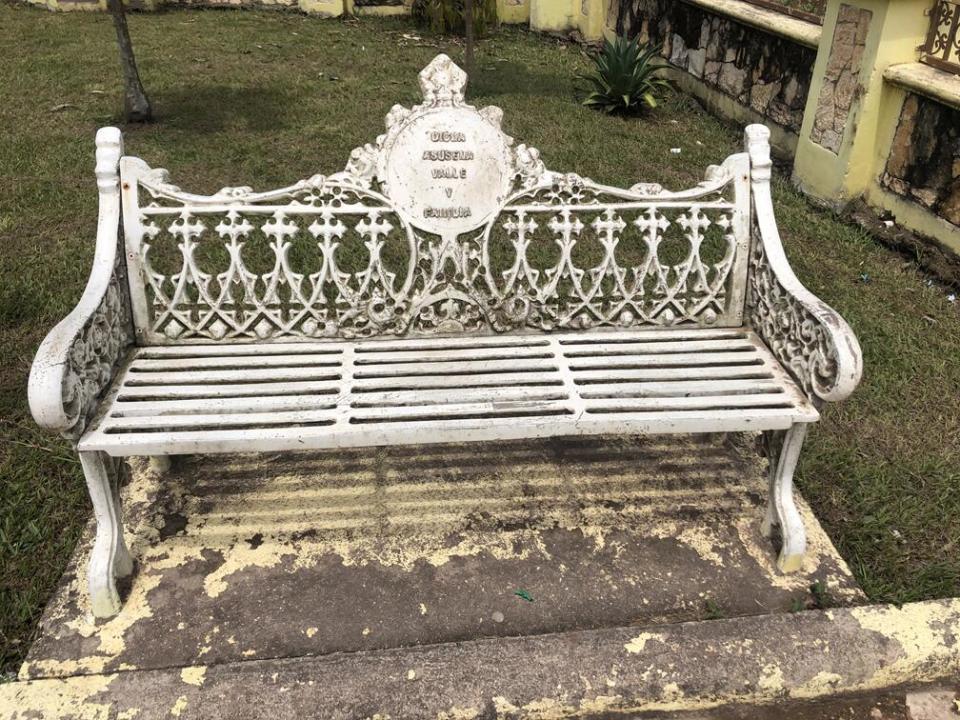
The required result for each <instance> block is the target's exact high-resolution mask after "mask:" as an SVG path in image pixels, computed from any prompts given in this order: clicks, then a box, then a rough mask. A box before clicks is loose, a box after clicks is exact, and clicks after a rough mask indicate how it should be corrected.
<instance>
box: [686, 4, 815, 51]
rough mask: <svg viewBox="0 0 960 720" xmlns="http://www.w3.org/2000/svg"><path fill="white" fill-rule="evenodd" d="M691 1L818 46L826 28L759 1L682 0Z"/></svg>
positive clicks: (765, 29)
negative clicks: (781, 11)
mask: <svg viewBox="0 0 960 720" xmlns="http://www.w3.org/2000/svg"><path fill="white" fill-rule="evenodd" d="M683 1H684V2H686V3H690V4H691V5H699V6H700V7H702V8H703V9H704V10H707V11H709V12H712V13H713V14H715V15H726V16H727V17H730V18H733V19H734V20H737V21H739V22H742V23H745V24H747V25H751V26H753V27H755V28H757V29H758V30H763V31H765V32H768V33H771V34H773V35H780V36H781V37H785V38H787V39H788V40H793V41H794V42H797V43H800V44H801V45H806V46H807V47H810V48H813V49H814V50H816V49H817V47H819V45H820V36H821V34H822V33H823V28H822V27H821V26H820V25H817V24H816V23H812V22H807V21H806V20H801V19H800V18H795V17H791V16H789V15H787V14H786V13H779V12H776V11H775V10H767V9H766V8H762V7H760V6H759V5H751V4H750V3H746V2H743V1H742V0H683Z"/></svg>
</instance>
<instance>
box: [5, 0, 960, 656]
mask: <svg viewBox="0 0 960 720" xmlns="http://www.w3.org/2000/svg"><path fill="white" fill-rule="evenodd" d="M130 26H131V33H132V35H133V39H134V44H135V46H136V49H137V53H138V58H139V61H140V69H141V74H142V77H143V81H144V84H145V86H146V88H147V90H148V92H149V94H150V96H151V99H152V100H153V103H154V110H155V113H156V116H157V118H158V122H157V123H156V124H153V125H149V126H146V127H135V128H127V129H126V130H125V132H126V143H127V150H128V152H130V153H131V154H136V155H140V156H142V157H144V158H146V159H147V160H148V161H149V162H150V163H151V164H152V165H154V166H159V167H168V168H170V169H171V171H172V173H173V180H174V182H177V183H179V184H180V185H182V186H184V187H185V188H188V189H190V190H194V191H199V192H204V191H207V192H209V191H213V190H216V189H217V188H219V187H221V186H224V185H246V184H251V185H254V186H255V187H257V188H261V189H263V188H269V187H273V186H277V185H280V184H287V183H290V182H292V181H295V180H297V179H299V178H302V177H308V176H310V175H313V174H314V173H317V172H324V173H326V172H333V171H335V170H339V169H341V168H342V167H343V165H344V164H345V162H346V159H347V155H348V153H349V151H350V149H351V148H353V147H355V146H357V145H360V144H362V143H365V142H369V141H371V140H372V139H373V138H375V137H376V135H378V134H379V133H380V132H382V130H383V117H384V115H385V114H386V113H387V111H388V110H389V108H390V106H391V105H393V104H394V103H397V102H399V103H403V104H406V105H411V104H414V103H416V102H418V100H419V99H420V98H419V91H418V88H417V82H416V76H417V72H418V71H419V70H420V69H421V68H422V67H423V66H424V65H425V64H426V63H427V62H429V60H430V59H431V58H432V57H433V56H434V55H435V54H436V53H437V52H440V51H444V52H447V53H448V54H450V55H451V56H453V57H454V58H459V57H460V56H461V54H462V48H461V47H460V46H458V45H454V44H451V43H448V42H446V41H444V40H433V39H430V38H426V39H425V40H424V41H423V42H415V41H410V40H408V39H405V38H404V37H403V34H404V33H408V34H409V33H410V32H411V26H410V25H409V24H408V23H407V22H404V21H401V20H389V19H362V20H360V21H356V22H339V21H319V20H316V19H312V18H307V17H304V16H301V15H296V14H286V13H279V12H252V11H231V12H225V11H189V12H188V11H179V12H162V13H156V14H135V15H132V16H131V17H130ZM0 43H2V44H0V48H3V49H4V50H5V52H4V53H3V57H4V61H3V63H2V64H0V126H2V127H3V128H4V132H3V133H2V134H0V248H2V250H0V277H2V278H3V282H2V283H0V353H2V355H0V418H2V424H0V476H2V483H3V486H2V503H0V643H2V646H3V655H2V663H3V666H4V667H5V668H7V669H11V668H15V667H16V664H17V663H18V662H19V660H20V659H22V656H23V653H24V652H25V649H26V647H27V645H28V643H29V641H30V639H31V637H32V634H33V632H34V628H35V626H36V622H37V619H38V617H39V613H40V611H41V609H42V607H43V604H44V602H45V600H46V598H47V597H48V595H49V593H50V592H51V590H52V588H53V586H54V584H55V583H56V581H57V578H58V577H59V576H60V573H61V572H62V570H63V567H64V565H65V563H66V561H67V559H68V557H69V555H70V552H71V551H72V548H73V546H74V544H75V542H76V538H77V537H78V535H79V532H80V529H81V528H82V525H83V523H84V522H85V521H86V518H87V515H88V513H89V503H88V500H87V499H86V490H85V488H84V484H83V478H82V474H81V472H80V469H79V466H78V464H77V462H76V461H75V459H74V456H73V454H72V451H71V450H70V448H69V447H68V445H67V443H65V442H62V441H60V440H58V439H55V438H52V437H50V436H48V435H45V434H43V433H41V432H40V431H39V430H37V429H36V427H35V426H34V424H33V422H32V420H31V419H30V417H29V414H28V410H27V404H26V379H27V374H28V371H29V367H30V362H31V360H32V358H33V353H34V352H35V350H36V347H37V345H38V344H39V342H40V340H41V339H42V337H43V335H44V333H45V332H47V331H48V330H49V329H50V328H51V327H52V326H53V325H54V323H56V322H57V321H58V320H59V319H60V318H61V317H62V316H63V315H64V314H65V313H67V312H68V311H69V309H70V308H71V307H72V305H73V304H74V303H75V302H76V300H77V299H78V298H79V296H80V293H81V291H82V288H83V285H84V283H85V282H86V278H87V274H88V271H89V267H90V261H91V259H92V257H93V242H94V231H95V227H96V186H95V183H94V177H93V137H94V133H95V131H96V129H97V127H99V126H102V125H108V124H116V123H118V122H119V119H118V118H119V112H120V108H121V88H120V71H119V65H118V62H117V58H116V47H115V42H114V37H113V28H112V26H111V23H110V19H109V17H107V16H106V15H100V14H86V13H75V14H53V13H48V12H44V11H40V10H35V9H31V8H25V7H21V6H14V5H0ZM587 67H588V66H587V60H586V58H585V56H584V55H583V53H582V52H581V51H580V50H579V48H577V47H575V46H568V45H564V44H560V43H557V42H555V41H552V40H545V39H543V38H540V37H538V36H534V35H531V34H529V33H526V32H522V31H519V30H512V29H510V30H507V29H505V30H503V31H501V32H500V33H498V34H497V35H496V36H494V37H492V38H491V39H489V40H486V41H484V42H483V43H481V45H480V48H479V52H478V73H477V77H476V78H475V79H474V81H473V83H472V85H471V87H470V89H469V95H470V98H471V101H472V102H474V103H476V104H477V105H484V104H495V105H499V106H501V107H502V108H503V109H504V112H505V127H506V130H507V132H508V133H510V134H511V135H513V136H515V137H516V138H518V140H520V141H522V142H525V143H528V144H530V145H533V146H534V147H538V148H539V149H540V151H541V153H542V155H543V158H544V160H545V161H546V163H547V164H548V166H549V167H552V168H555V169H558V170H576V171H577V172H579V173H581V174H583V175H586V176H589V177H592V178H594V179H595V180H598V181H601V182H606V183H611V184H620V185H630V184H632V183H634V182H637V181H638V180H643V181H653V182H660V183H662V184H664V185H665V186H667V187H671V188H680V187H687V186H690V185H691V184H693V183H695V182H697V181H699V180H700V178H701V177H702V173H703V170H704V168H706V166H707V165H708V164H711V163H716V162H719V161H720V160H722V159H723V158H724V157H725V156H726V155H727V154H729V153H731V152H735V151H737V150H738V149H739V142H740V141H739V134H738V133H737V132H736V131H735V130H733V129H731V128H730V127H728V126H726V125H724V124H722V123H720V122H718V121H717V120H716V119H714V118H712V117H711V116H709V115H707V114H705V113H703V112H701V111H700V110H699V108H698V107H697V106H696V105H695V104H694V103H692V102H691V101H689V100H688V99H686V98H684V97H679V96H678V97H673V98H672V99H670V100H668V101H667V102H666V103H665V104H664V105H663V106H662V107H661V108H659V109H658V110H656V111H655V112H654V113H652V115H651V116H650V117H649V118H648V119H644V120H642V121H639V120H627V119H620V118H615V117H605V116H603V115H601V114H600V113H595V112H592V111H590V110H587V109H585V108H582V107H581V106H579V105H578V104H577V103H576V101H575V99H574V96H573V81H574V77H575V75H576V73H577V72H582V71H584V70H586V69H587ZM671 147H680V148H682V152H681V154H679V155H675V154H671V153H670V151H669V149H670V148H671ZM774 190H775V197H776V203H777V208H778V217H779V221H780V227H781V229H782V231H783V235H784V238H785V242H786V244H787V251H788V253H789V255H790V257H791V260H792V261H793V263H794V266H795V268H796V270H797V272H798V274H799V275H800V277H801V279H803V280H804V281H806V282H807V283H808V285H809V287H810V288H811V289H812V290H813V291H814V292H815V293H817V294H818V295H820V296H821V297H822V298H823V299H825V300H826V301H827V302H829V303H831V304H832V305H833V306H834V307H836V308H837V309H838V310H839V311H840V312H841V313H842V314H843V316H844V317H846V318H847V319H848V320H849V321H850V323H851V324H852V325H853V327H854V329H855V330H856V332H857V333H858V335H859V337H860V339H861V342H862V343H863V347H864V356H865V364H866V373H865V378H864V382H863V385H862V386H861V388H860V389H859V390H858V391H857V392H856V393H855V394H854V396H853V398H852V399H851V400H850V401H848V402H846V403H844V404H842V405H839V406H837V407H830V408H827V410H826V411H825V413H824V418H823V422H821V423H820V424H819V425H818V426H817V427H816V428H815V430H814V431H813V433H812V435H811V437H810V440H809V441H808V443H807V447H806V449H805V452H804V453H803V455H802V463H801V468H800V484H801V487H802V489H803V491H804V493H805V494H806V496H807V498H808V499H809V500H810V501H811V502H812V504H813V505H814V508H815V510H816V512H817V514H818V516H819V517H820V518H821V520H822V521H823V523H824V524H825V526H826V527H827V530H828V531H829V533H830V535H831V537H832V538H833V540H834V541H835V542H836V544H837V546H838V547H839V548H840V550H841V552H842V553H843V555H844V556H845V557H846V559H847V561H848V562H849V563H850V565H851V567H852V568H853V570H854V572H855V573H856V574H857V576H858V578H859V580H860V582H861V583H862V584H863V586H864V588H865V589H866V590H867V592H868V594H869V595H870V597H871V598H872V599H873V600H877V601H886V600H892V601H897V602H902V601H907V600H916V599H921V598H929V597H937V596H944V595H960V553H958V543H960V523H958V522H957V520H956V518H957V516H958V514H960V413H958V412H957V408H958V407H960V363H958V362H957V358H958V357H960V308H958V307H957V306H954V305H951V304H949V303H948V302H947V301H946V299H945V294H944V292H943V291H942V290H941V289H939V288H937V287H936V286H929V285H928V284H927V283H926V282H925V278H924V277H923V276H922V275H921V274H919V273H918V272H917V270H916V268H915V266H914V265H912V264H911V263H909V262H905V261H904V259H903V258H902V257H900V256H898V255H896V254H893V253H891V252H889V251H887V250H884V249H882V248H880V247H879V246H878V245H876V244H875V243H873V242H872V241H871V240H870V238H869V237H867V236H866V235H865V234H864V233H863V232H861V231H860V230H858V229H855V228H853V227H851V226H849V225H847V224H844V223H843V222H841V221H840V220H838V219H837V218H835V217H833V216H831V215H829V214H826V213H823V212H820V211H817V210H815V209H813V208H811V206H810V205H809V204H808V203H807V202H806V201H805V200H804V199H803V198H802V197H801V196H800V195H799V194H798V193H797V192H796V191H794V190H793V189H792V188H791V187H789V186H788V184H787V183H786V182H783V181H778V182H777V183H776V185H775V188H774ZM864 274H865V275H866V276H867V277H869V282H863V281H862V280H861V276H862V275H864Z"/></svg>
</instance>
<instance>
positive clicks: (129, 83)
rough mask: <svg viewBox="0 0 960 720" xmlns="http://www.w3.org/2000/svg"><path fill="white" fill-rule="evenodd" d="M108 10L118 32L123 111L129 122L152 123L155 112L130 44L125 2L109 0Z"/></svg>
mask: <svg viewBox="0 0 960 720" xmlns="http://www.w3.org/2000/svg"><path fill="white" fill-rule="evenodd" d="M107 9H108V10H109V11H110V15H111V16H113V27H114V29H115V30H116V31H117V47H118V48H119V50H120V66H121V68H123V110H124V114H125V115H126V118H127V122H132V123H142V122H150V121H151V120H152V119H153V110H152V109H151V108H150V101H149V100H148V99H147V94H146V93H145V92H144V91H143V85H142V84H141V83H140V73H138V72H137V61H136V58H134V56H133V44H132V43H131V42H130V32H129V31H128V30H127V14H126V12H124V9H123V0H107Z"/></svg>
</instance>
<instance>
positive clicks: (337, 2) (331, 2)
mask: <svg viewBox="0 0 960 720" xmlns="http://www.w3.org/2000/svg"><path fill="white" fill-rule="evenodd" d="M297 7H298V8H299V9H300V10H301V11H303V12H305V13H307V14H308V15H319V16H320V17H339V16H340V15H343V14H344V12H346V8H345V7H344V0H297Z"/></svg>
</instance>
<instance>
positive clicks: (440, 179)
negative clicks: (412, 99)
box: [383, 107, 512, 235]
mask: <svg viewBox="0 0 960 720" xmlns="http://www.w3.org/2000/svg"><path fill="white" fill-rule="evenodd" d="M384 159H385V165H384V167H385V172H384V176H383V180H384V181H385V183H386V186H387V193H388V194H389V196H390V199H391V200H392V201H393V203H394V206H395V207H396V210H397V211H398V212H399V213H400V214H401V215H402V216H403V217H404V219H405V220H406V221H407V222H409V223H410V224H411V225H414V226H416V227H419V228H422V229H424V230H426V231H428V232H433V233H437V234H438V235H451V234H452V235H456V234H458V233H462V232H466V231H467V230H472V229H474V228H477V227H480V226H481V225H483V224H484V223H486V222H487V221H488V220H489V219H490V218H491V217H492V216H493V215H494V214H495V213H497V212H498V211H499V210H500V207H501V205H502V204H503V201H504V199H505V198H506V195H507V193H508V191H509V189H510V182H511V177H510V176H511V173H512V161H511V154H510V147H509V145H508V140H507V138H506V137H505V136H504V134H503V133H502V132H501V131H500V129H499V128H498V127H496V126H494V125H493V124H492V123H490V122H489V121H488V120H487V119H486V118H484V117H483V116H482V115H480V113H478V112H477V111H476V110H474V109H473V108H470V107H443V108H437V109H436V110H432V111H428V112H426V113H423V114H414V115H413V116H412V117H411V118H410V119H409V120H408V121H407V122H406V123H405V124H404V125H403V127H401V128H400V130H399V132H398V133H397V134H396V136H395V137H394V138H393V139H392V142H391V143H390V147H389V148H388V149H387V152H386V157H385V158H384Z"/></svg>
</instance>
